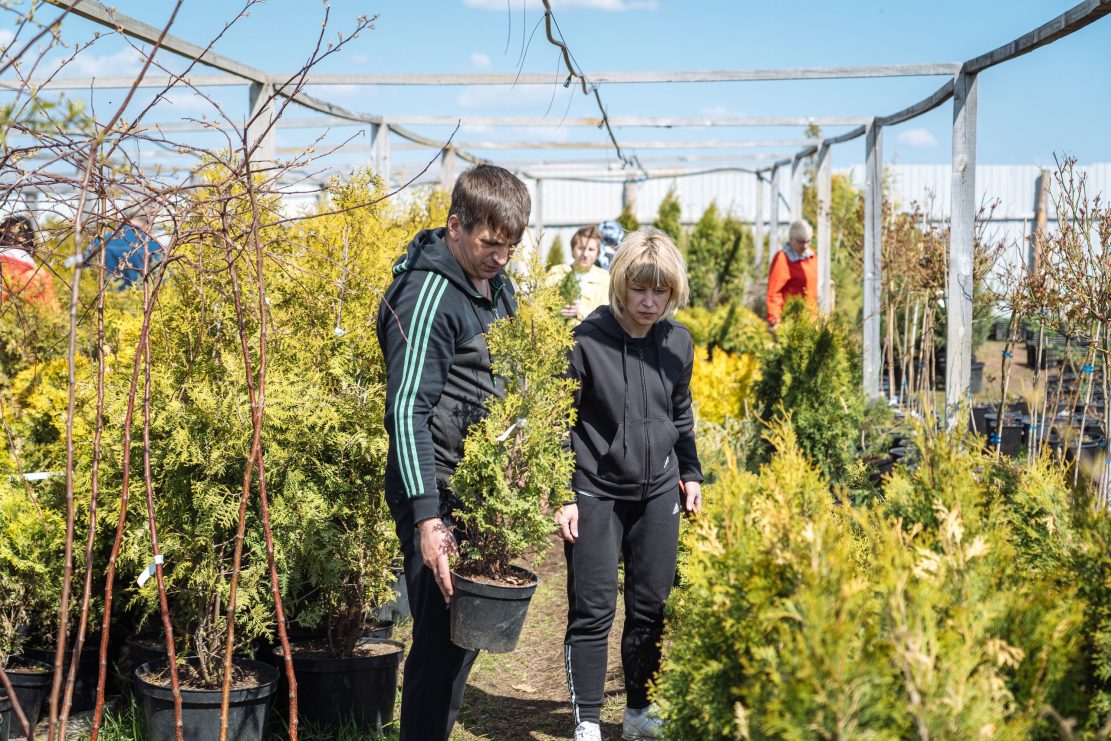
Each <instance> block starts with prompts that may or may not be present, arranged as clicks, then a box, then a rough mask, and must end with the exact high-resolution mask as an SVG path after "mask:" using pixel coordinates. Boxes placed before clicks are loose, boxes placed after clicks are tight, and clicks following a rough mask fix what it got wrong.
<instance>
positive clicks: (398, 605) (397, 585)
mask: <svg viewBox="0 0 1111 741" xmlns="http://www.w3.org/2000/svg"><path fill="white" fill-rule="evenodd" d="M390 571H392V572H393V574H394V585H393V592H394V595H395V597H394V598H393V599H392V600H390V601H389V602H387V603H386V604H384V605H382V609H380V610H379V611H378V619H379V620H391V621H393V622H394V623H403V622H405V621H406V620H408V619H409V618H411V617H413V613H412V612H411V611H410V610H409V588H408V587H407V586H406V584H405V568H404V567H403V566H402V565H401V564H400V563H398V564H394V565H393V566H391V567H390ZM387 637H388V636H387Z"/></svg>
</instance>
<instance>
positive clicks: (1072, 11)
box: [962, 0, 1111, 86]
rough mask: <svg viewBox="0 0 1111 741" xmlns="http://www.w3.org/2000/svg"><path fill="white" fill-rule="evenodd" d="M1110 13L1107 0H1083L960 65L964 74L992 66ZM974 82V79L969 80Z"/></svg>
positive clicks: (1110, 8) (1109, 3) (972, 73)
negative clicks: (1084, 0)
mask: <svg viewBox="0 0 1111 741" xmlns="http://www.w3.org/2000/svg"><path fill="white" fill-rule="evenodd" d="M1108 13H1111V0H1087V1H1086V2H1082V3H1080V4H1079V5H1074V6H1073V7H1072V8H1069V9H1068V10H1066V11H1065V12H1064V13H1062V14H1061V15H1059V16H1057V17H1056V18H1054V19H1053V20H1051V21H1049V22H1047V23H1043V24H1042V25H1040V26H1038V27H1037V28H1035V29H1034V30H1033V31H1031V32H1030V33H1027V34H1023V35H1022V36H1019V37H1018V38H1017V39H1015V40H1014V41H1011V42H1009V43H1006V44H1004V45H1003V46H1000V47H999V48H998V49H993V50H992V51H989V52H987V53H986V54H981V55H980V56H978V57H974V58H972V59H969V60H968V61H967V62H965V63H964V65H963V68H962V69H963V71H964V74H966V75H975V74H976V73H977V72H983V71H984V70H985V69H987V68H989V67H994V66H995V65H997V64H1000V63H1002V62H1006V61H1009V60H1011V59H1014V58H1015V57H1020V56H1022V55H1023V54H1028V53H1030V52H1032V51H1034V50H1035V49H1037V48H1039V47H1042V46H1045V45H1046V44H1052V43H1053V42H1054V41H1056V40H1057V39H1060V38H1064V37H1065V36H1068V35H1069V34H1071V33H1073V32H1075V31H1078V30H1080V29H1081V28H1084V27H1085V26H1087V25H1089V24H1091V23H1094V22H1096V21H1098V20H1099V19H1100V18H1103V17H1104V16H1105V15H1107V14H1108ZM972 84H973V86H975V82H973V83H972Z"/></svg>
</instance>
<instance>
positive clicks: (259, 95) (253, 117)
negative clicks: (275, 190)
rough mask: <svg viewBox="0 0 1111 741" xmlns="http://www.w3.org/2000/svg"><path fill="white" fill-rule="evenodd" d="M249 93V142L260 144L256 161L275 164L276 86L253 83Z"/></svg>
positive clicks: (255, 157) (256, 153)
mask: <svg viewBox="0 0 1111 741" xmlns="http://www.w3.org/2000/svg"><path fill="white" fill-rule="evenodd" d="M249 91H250V92H249V93H248V96H249V97H248V106H247V107H248V110H249V111H250V112H249V113H248V114H247V115H248V116H250V118H249V119H248V120H249V121H250V125H249V126H248V127H247V140H248V141H249V142H250V143H251V144H252V145H254V144H256V143H257V144H258V147H257V148H256V149H255V154H254V159H255V160H256V161H258V162H273V161H274V159H275V158H276V157H277V154H276V148H275V145H274V126H273V125H272V124H273V120H274V86H273V85H272V84H270V83H268V82H252V83H251V85H250V88H249Z"/></svg>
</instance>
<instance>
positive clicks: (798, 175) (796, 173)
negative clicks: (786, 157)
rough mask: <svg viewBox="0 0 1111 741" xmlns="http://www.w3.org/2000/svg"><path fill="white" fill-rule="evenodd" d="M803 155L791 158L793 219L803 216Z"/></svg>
mask: <svg viewBox="0 0 1111 741" xmlns="http://www.w3.org/2000/svg"><path fill="white" fill-rule="evenodd" d="M802 159H803V158H802V157H800V156H798V155H795V158H794V159H793V160H791V221H797V220H798V219H801V218H802V176H803V174H804V173H805V171H804V170H803V167H802Z"/></svg>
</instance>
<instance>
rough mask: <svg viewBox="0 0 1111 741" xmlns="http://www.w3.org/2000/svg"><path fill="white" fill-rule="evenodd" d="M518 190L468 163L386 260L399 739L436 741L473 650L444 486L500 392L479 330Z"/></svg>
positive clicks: (509, 249) (382, 317) (502, 302)
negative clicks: (457, 597)
mask: <svg viewBox="0 0 1111 741" xmlns="http://www.w3.org/2000/svg"><path fill="white" fill-rule="evenodd" d="M530 208H531V202H530V199H529V195H528V190H527V189H526V188H525V185H524V183H522V182H521V181H520V180H518V179H517V178H516V177H515V176H514V175H513V174H512V173H510V172H509V171H508V170H504V169H502V168H500V167H495V166H492V165H478V166H476V167H474V168H472V169H470V170H468V171H467V172H464V173H463V174H462V175H460V177H459V179H458V180H457V181H456V183H455V187H454V189H453V190H452V193H451V207H450V209H449V212H448V218H447V224H446V226H443V227H440V228H438V229H430V230H425V231H422V232H420V233H419V234H417V236H416V237H415V238H414V239H413V241H412V243H411V244H410V245H409V249H408V250H407V251H406V253H405V254H404V255H402V256H401V258H400V259H398V261H397V263H396V264H395V265H394V268H393V272H394V280H393V283H391V284H390V287H389V288H388V289H387V290H386V294H385V296H384V297H383V299H382V306H381V308H380V309H379V312H378V343H379V344H380V345H381V347H382V354H383V355H384V356H385V360H386V418H385V424H386V430H387V431H388V432H389V436H390V450H389V458H388V461H387V464H386V500H387V502H388V504H389V506H390V512H391V513H392V514H393V517H394V521H395V522H396V524H397V535H398V538H399V539H400V540H401V550H402V553H403V554H404V557H405V581H406V586H407V588H408V590H409V605H410V608H411V609H412V613H413V642H412V646H411V647H410V649H409V657H408V658H407V659H406V662H405V682H404V686H403V688H402V692H401V739H402V741H405V740H406V739H408V740H409V741H433V740H434V739H447V738H448V737H449V736H450V734H451V728H452V726H454V725H455V719H456V717H457V716H458V714H459V708H460V705H461V704H462V700H463V689H464V687H466V684H467V675H468V674H469V672H470V669H471V665H472V664H473V663H474V660H475V657H476V656H477V652H476V651H469V650H465V649H462V648H459V647H458V646H456V645H455V644H454V643H452V642H451V638H450V633H449V631H450V625H449V616H450V613H449V610H448V605H449V604H450V600H451V595H452V584H451V572H450V565H449V558H450V556H451V555H452V554H453V553H454V552H455V536H454V534H453V531H452V509H453V506H454V504H455V498H454V497H453V495H452V494H451V492H450V490H449V488H448V482H449V481H450V479H451V475H452V474H453V473H454V471H455V467H456V465H457V464H458V463H459V460H460V458H462V456H463V438H464V436H465V435H466V432H467V428H468V427H469V426H470V425H471V424H472V423H474V422H475V421H477V420H479V419H481V418H482V416H483V414H484V413H485V403H486V399H487V398H488V397H490V396H492V395H495V394H496V395H502V394H504V388H503V385H502V383H501V382H500V380H499V379H496V378H494V376H493V374H492V373H491V371H490V352H489V350H488V349H487V347H486V338H485V334H484V333H485V331H486V329H487V327H488V326H489V325H490V323H491V322H493V321H494V320H495V319H498V318H501V317H504V316H507V315H510V314H512V313H513V312H514V311H515V309H516V302H515V301H514V298H513V288H512V285H511V284H510V282H509V279H508V278H507V277H506V275H505V272H504V270H503V268H504V267H505V266H506V264H507V263H508V262H509V259H510V257H511V255H512V253H513V250H514V248H515V247H516V245H517V242H518V241H519V240H520V238H521V235H522V234H523V233H524V230H525V226H526V225H527V224H528V217H529V210H530Z"/></svg>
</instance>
